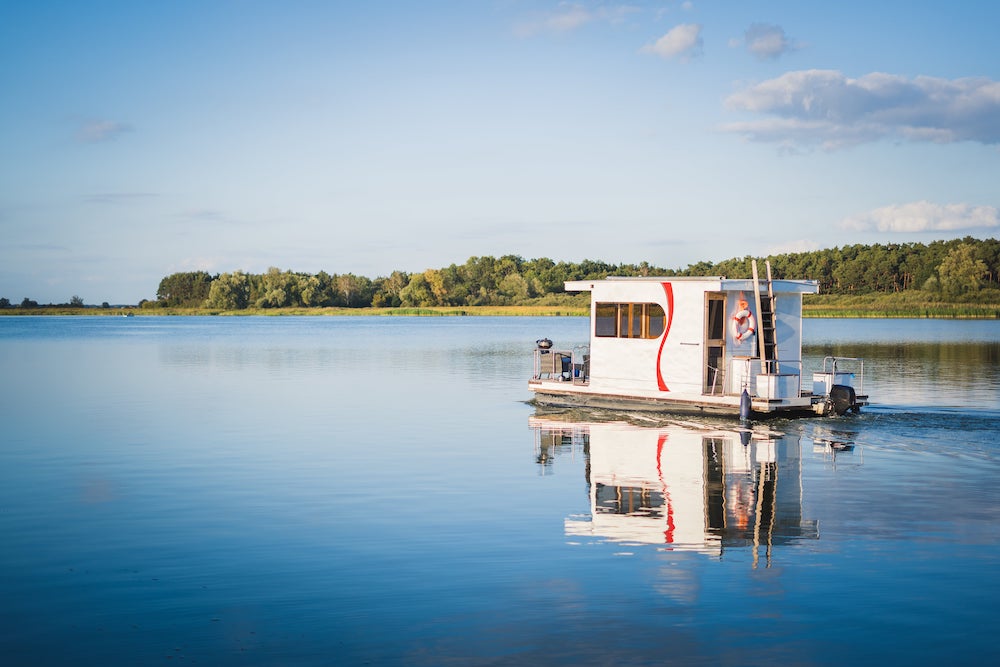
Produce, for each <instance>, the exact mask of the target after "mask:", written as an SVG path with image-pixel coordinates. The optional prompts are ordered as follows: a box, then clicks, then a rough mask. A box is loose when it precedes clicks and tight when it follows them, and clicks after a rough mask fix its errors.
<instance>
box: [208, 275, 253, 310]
mask: <svg viewBox="0 0 1000 667" xmlns="http://www.w3.org/2000/svg"><path fill="white" fill-rule="evenodd" d="M249 304H250V277H249V276H248V275H247V274H245V273H243V272H242V271H235V272H233V273H223V274H222V275H221V276H219V277H218V278H216V279H215V280H213V281H212V287H211V288H210V289H209V292H208V298H207V299H206V300H205V306H207V307H208V308H218V309H220V310H242V309H244V308H246V307H247V306H248V305H249Z"/></svg>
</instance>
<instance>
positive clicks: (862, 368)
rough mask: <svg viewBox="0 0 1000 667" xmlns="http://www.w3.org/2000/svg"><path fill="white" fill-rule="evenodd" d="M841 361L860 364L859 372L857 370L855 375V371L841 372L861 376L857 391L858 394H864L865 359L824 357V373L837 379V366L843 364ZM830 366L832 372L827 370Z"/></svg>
mask: <svg viewBox="0 0 1000 667" xmlns="http://www.w3.org/2000/svg"><path fill="white" fill-rule="evenodd" d="M841 361H853V362H857V364H858V370H857V372H856V373H854V372H853V371H841V372H852V373H854V374H855V375H856V376H857V375H860V378H859V379H858V386H857V387H856V388H855V391H856V392H857V393H858V394H864V388H865V360H864V359H863V358H861V357H824V358H823V372H824V373H828V374H830V375H833V376H834V377H836V375H837V364H838V363H839V362H841ZM828 364H829V369H830V370H827V368H828Z"/></svg>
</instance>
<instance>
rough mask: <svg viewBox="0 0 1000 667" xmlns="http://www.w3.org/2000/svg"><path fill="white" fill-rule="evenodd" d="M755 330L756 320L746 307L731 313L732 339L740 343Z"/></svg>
mask: <svg viewBox="0 0 1000 667" xmlns="http://www.w3.org/2000/svg"><path fill="white" fill-rule="evenodd" d="M756 330H757V321H756V320H755V319H754V317H753V313H751V312H750V311H749V310H747V309H746V308H744V309H743V310H741V311H739V312H738V313H736V314H735V315H733V340H735V341H736V342H737V343H742V342H743V341H745V340H747V339H748V338H750V336H752V335H753V333H754V331H756Z"/></svg>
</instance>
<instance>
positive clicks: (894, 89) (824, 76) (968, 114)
mask: <svg viewBox="0 0 1000 667" xmlns="http://www.w3.org/2000/svg"><path fill="white" fill-rule="evenodd" d="M726 106H727V107H729V108H730V109H733V110H737V111H747V112H751V113H758V114H763V115H766V116H769V118H765V119H763V120H756V121H746V122H737V123H730V124H727V125H724V126H723V128H722V129H723V130H725V131H728V132H734V133H738V134H742V135H744V136H745V137H747V138H748V139H750V140H752V141H762V142H774V143H781V144H785V145H788V146H795V145H813V146H815V145H819V146H822V147H823V148H826V149H828V150H833V149H836V148H841V147H844V146H850V145H854V144H860V143H865V142H871V141H878V140H880V139H885V138H889V139H901V140H907V141H932V142H936V143H951V142H957V141H976V142H980V143H984V144H996V143H1000V83H998V82H996V81H993V80H991V79H987V78H982V77H980V78H964V79H941V78H936V77H930V76H918V77H915V78H912V79H909V78H907V77H903V76H896V75H892V74H883V73H879V72H875V73H872V74H866V75H865V76H862V77H859V78H857V79H852V78H849V77H847V76H846V75H844V74H843V73H841V72H838V71H835V70H803V71H796V72H788V73H786V74H783V75H782V76H780V77H778V78H776V79H771V80H768V81H764V82H762V83H759V84H756V85H754V86H750V87H748V88H746V89H745V90H742V91H740V92H738V93H735V94H733V95H731V96H730V97H729V98H728V99H727V100H726Z"/></svg>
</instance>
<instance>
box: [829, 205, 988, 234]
mask: <svg viewBox="0 0 1000 667" xmlns="http://www.w3.org/2000/svg"><path fill="white" fill-rule="evenodd" d="M840 225H841V227H843V228H845V229H850V230H856V231H869V230H877V231H880V232H895V233H908V232H910V233H912V232H938V231H961V230H966V229H982V228H984V227H985V228H991V227H1000V211H998V210H997V209H996V208H994V207H993V206H971V205H969V204H944V205H942V204H934V203H931V202H929V201H918V202H911V203H909V204H893V205H890V206H883V207H881V208H877V209H874V210H872V211H869V212H867V213H862V214H860V215H855V216H851V217H849V218H846V219H845V220H843V221H842V222H841V223H840Z"/></svg>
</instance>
